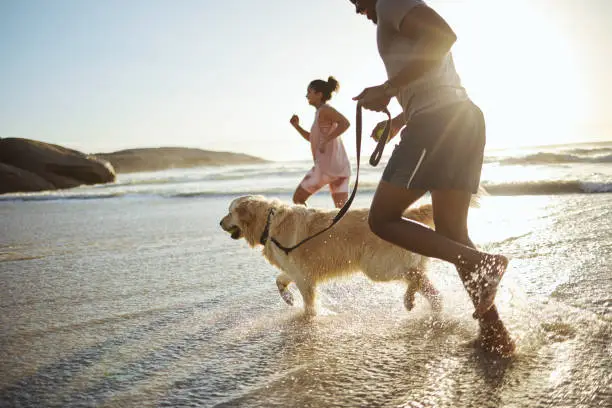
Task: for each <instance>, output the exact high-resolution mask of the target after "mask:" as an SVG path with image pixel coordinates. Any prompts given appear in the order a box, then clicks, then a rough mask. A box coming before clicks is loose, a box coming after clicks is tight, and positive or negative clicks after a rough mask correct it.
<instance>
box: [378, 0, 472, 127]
mask: <svg viewBox="0 0 612 408" xmlns="http://www.w3.org/2000/svg"><path fill="white" fill-rule="evenodd" d="M424 4H425V2H424V1H423V0H378V3H377V4H376V14H377V15H378V22H377V32H376V39H377V43H378V52H379V54H380V57H381V58H382V60H383V63H384V64H385V68H386V70H387V75H388V77H389V78H392V77H393V76H395V75H396V74H397V73H398V72H400V71H401V70H402V69H404V68H405V67H407V66H408V65H410V63H411V61H414V60H416V59H419V52H420V50H419V45H418V44H417V41H414V40H411V39H410V38H408V37H406V36H405V35H403V34H401V33H400V24H401V23H402V21H403V19H404V17H405V16H406V15H407V14H408V13H409V12H410V11H411V10H412V9H413V8H414V7H416V6H419V5H424ZM397 99H398V101H399V103H400V105H401V106H402V108H403V110H404V116H405V118H406V120H409V119H410V118H411V117H412V116H413V115H415V114H417V113H421V112H426V111H432V110H435V109H437V108H440V107H443V106H446V105H449V104H452V103H456V102H461V101H465V100H468V95H467V92H466V91H465V89H464V88H463V86H462V85H461V79H460V78H459V75H458V74H457V71H456V70H455V64H454V62H453V57H452V54H451V53H450V51H449V52H448V54H447V55H446V56H445V57H444V58H443V59H442V61H441V63H440V65H438V66H436V67H434V68H432V69H431V70H430V71H429V72H426V73H425V74H423V76H421V77H420V78H418V79H417V80H415V81H413V82H412V83H410V84H409V85H408V86H405V87H402V88H401V89H400V92H399V94H398V96H397Z"/></svg>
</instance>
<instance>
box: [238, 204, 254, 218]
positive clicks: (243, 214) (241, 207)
mask: <svg viewBox="0 0 612 408" xmlns="http://www.w3.org/2000/svg"><path fill="white" fill-rule="evenodd" d="M249 204H250V203H249V200H243V201H241V202H240V203H238V205H237V206H236V214H238V218H240V220H242V221H245V222H249V221H251V219H252V218H253V213H252V211H251V210H250V208H249Z"/></svg>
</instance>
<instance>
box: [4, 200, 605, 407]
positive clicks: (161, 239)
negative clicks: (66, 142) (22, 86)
mask: <svg viewBox="0 0 612 408" xmlns="http://www.w3.org/2000/svg"><path fill="white" fill-rule="evenodd" d="M231 198H232V197H208V198H202V197H200V198H167V199H164V198H150V197H148V198H142V197H129V198H120V199H111V200H103V199H96V200H70V201H50V202H11V201H7V202H0V219H1V220H2V221H1V224H0V234H1V235H0V237H2V238H1V241H0V277H1V279H2V285H1V287H0V312H1V313H0V324H1V326H0V327H1V329H0V364H1V366H2V369H1V372H0V405H1V406H37V407H41V406H62V407H71V406H108V407H115V406H117V407H118V406H172V407H177V406H206V407H209V406H210V407H212V406H218V407H224V406H227V407H271V406H278V407H335V406H338V407H347V406H372V407H429V406H435V407H472V406H473V407H534V406H542V407H603V406H610V401H612V389H611V385H610V384H611V383H612V359H611V357H612V319H611V317H612V314H611V312H612V297H611V295H610V294H611V293H612V273H611V272H612V271H611V269H610V266H609V265H610V264H611V261H612V194H599V195H564V196H537V197H524V196H520V197H485V198H484V199H483V202H482V207H481V208H480V209H477V210H474V211H472V213H471V218H470V228H471V231H472V238H473V240H474V241H475V242H476V243H478V244H479V245H481V246H482V247H483V248H484V249H486V250H489V251H494V252H503V253H505V254H508V255H509V256H511V258H512V261H511V267H510V269H509V270H508V272H507V274H506V276H505V277H504V280H503V282H502V285H501V288H500V292H499V295H498V306H499V309H500V313H501V315H502V318H503V320H504V322H505V323H506V324H507V326H508V328H509V329H510V331H511V333H512V335H513V336H514V337H515V338H516V339H517V345H518V349H517V353H516V355H515V356H514V357H513V358H511V359H505V360H501V359H499V358H495V357H493V356H490V355H486V354H484V353H482V352H481V351H480V350H478V349H477V348H475V347H473V346H472V345H471V343H470V342H471V341H472V340H473V339H474V338H475V336H476V333H477V325H476V323H475V321H474V320H472V319H471V318H470V314H471V311H470V308H469V302H468V298H467V296H466V295H465V293H464V291H463V289H462V288H461V284H460V282H459V279H458V277H457V276H456V273H454V272H453V271H452V269H451V268H450V267H449V266H447V265H446V264H444V263H442V262H439V261H434V262H433V264H432V270H431V272H430V276H431V278H432V280H433V282H434V284H435V285H436V286H437V287H438V288H439V289H440V290H441V292H442V295H443V296H444V305H445V306H444V312H443V315H442V317H441V318H440V319H433V318H432V316H431V314H430V312H429V308H428V306H427V305H426V302H425V301H424V300H423V299H421V298H417V306H416V308H415V310H413V311H411V312H407V311H405V310H404V309H403V303H402V297H403V291H404V288H403V287H402V286H401V285H399V284H394V283H390V284H381V283H372V282H369V281H368V280H366V279H365V278H363V277H361V276H355V277H352V278H347V279H344V280H340V281H335V282H332V283H329V284H326V285H324V286H323V287H322V288H321V290H320V294H319V310H320V315H319V316H317V317H315V318H314V319H304V318H303V317H302V315H301V313H300V306H301V305H300V304H299V302H298V304H297V305H296V307H293V308H292V307H289V306H287V305H286V304H285V303H284V302H283V301H282V299H281V298H280V296H279V295H278V292H277V289H276V285H275V283H274V278H275V276H276V273H277V272H276V270H275V269H274V268H273V267H271V266H270V265H269V264H267V263H266V261H265V260H264V259H263V258H262V257H261V255H260V254H259V251H258V250H256V249H251V248H248V247H247V246H246V244H245V243H244V242H243V241H233V240H231V239H230V238H229V237H228V236H227V234H226V233H224V232H223V231H222V230H221V229H220V228H219V226H218V222H219V220H220V218H221V217H222V216H223V215H224V214H225V212H226V210H227V207H228V205H229V201H230V199H231ZM281 198H283V199H288V198H289V197H288V196H281ZM370 199H371V195H368V194H360V195H359V196H358V202H357V203H356V204H355V206H366V205H367V204H368V203H369V200H370ZM312 205H318V206H329V205H330V199H329V197H327V195H326V194H320V195H319V196H317V197H315V198H314V199H313V201H312ZM297 298H298V299H299V296H298V297H297Z"/></svg>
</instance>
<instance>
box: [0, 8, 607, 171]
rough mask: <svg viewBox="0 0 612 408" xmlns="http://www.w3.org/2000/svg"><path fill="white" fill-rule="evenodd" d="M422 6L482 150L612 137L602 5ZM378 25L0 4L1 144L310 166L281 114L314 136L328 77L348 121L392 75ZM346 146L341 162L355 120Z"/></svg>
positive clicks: (309, 15)
mask: <svg viewBox="0 0 612 408" xmlns="http://www.w3.org/2000/svg"><path fill="white" fill-rule="evenodd" d="M428 4H429V5H430V6H432V7H433V8H434V9H436V10H437V11H438V12H439V13H440V14H441V15H442V16H443V17H444V18H445V19H446V20H447V21H448V22H449V23H450V25H451V26H452V27H453V29H454V30H455V32H456V33H457V35H458V41H457V43H456V44H455V46H454V47H453V55H454V58H455V62H456V65H457V69H458V72H459V75H460V77H461V78H462V81H463V84H464V86H465V87H466V89H467V91H468V93H469V95H470V96H471V98H472V99H473V100H474V101H475V102H476V103H477V104H478V105H480V107H481V108H482V110H483V111H484V112H485V116H486V120H487V131H488V135H487V140H488V142H487V147H488V148H503V147H516V146H525V145H545V144H561V143H573V142H595V141H610V140H612V69H610V62H609V61H612V23H611V21H612V1H610V0H581V1H579V0H514V1H502V0H431V1H429V2H428ZM375 29H376V27H375V26H374V25H373V24H372V23H371V22H369V21H367V20H366V19H365V18H364V17H363V16H361V15H357V14H355V12H354V8H353V6H352V4H351V3H350V2H349V1H348V0H308V1H292V0H262V1H257V2H254V1H249V0H219V1H213V0H127V1H126V0H104V1H83V0H0V137H23V138H29V139H35V140H41V141H44V142H49V143H55V144H60V145H63V146H66V147H69V148H73V149H78V150H81V151H83V152H86V153H96V152H110V151H115V150H120V149H125V148H135V147H157V146H184V147H197V148H202V149H207V150H218V151H230V152H240V153H247V154H251V155H255V156H259V157H263V158H266V159H271V160H297V159H308V158H309V157H310V156H309V155H310V148H309V146H308V144H307V142H305V141H304V140H303V139H302V138H301V137H300V136H299V134H298V133H297V132H296V131H295V130H294V129H293V128H292V127H291V126H290V124H289V118H290V117H291V115H293V114H297V115H299V116H300V120H301V124H302V126H303V127H304V128H306V129H309V128H310V125H311V124H312V120H313V118H314V108H312V107H311V106H309V105H308V104H307V102H306V99H305V94H306V88H307V85H308V83H309V82H310V81H311V80H313V79H317V78H321V79H326V78H327V77H328V76H329V75H334V76H335V77H336V78H337V79H338V80H339V82H340V92H339V93H338V94H337V95H334V97H333V98H332V100H331V101H330V103H331V104H332V105H333V106H334V107H335V108H336V109H338V110H339V111H340V112H341V113H343V114H344V115H345V116H346V117H347V118H349V120H351V122H353V121H354V116H355V104H354V102H353V101H352V100H351V98H352V97H353V96H355V95H357V94H358V93H359V92H360V91H361V90H362V89H363V88H364V87H367V86H372V85H378V84H381V83H383V82H384V81H385V80H386V79H387V78H386V74H385V70H384V67H383V65H382V62H381V60H380V58H379V56H378V52H377V49H376V32H375ZM390 107H391V110H392V113H394V114H396V113H398V112H399V105H398V104H397V103H396V102H395V101H392V103H391V105H390ZM382 119H383V117H382V116H381V115H380V114H377V113H373V112H368V113H366V114H365V118H364V133H369V130H370V129H371V127H372V126H373V125H374V124H376V123H377V122H378V121H379V120H382ZM343 140H344V143H345V145H346V148H347V150H348V151H349V153H350V154H351V153H352V152H353V151H354V148H355V143H354V126H353V127H351V128H350V129H349V130H348V131H347V133H346V134H345V135H344V136H343ZM373 146H374V143H373V142H372V141H369V140H368V141H366V142H365V145H364V149H365V151H366V152H367V154H369V152H370V151H371V150H372V148H373ZM351 155H353V154H351Z"/></svg>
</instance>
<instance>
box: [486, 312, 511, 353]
mask: <svg viewBox="0 0 612 408" xmlns="http://www.w3.org/2000/svg"><path fill="white" fill-rule="evenodd" d="M478 345H479V346H480V347H481V348H482V349H483V350H485V351H487V352H489V353H495V354H498V355H500V356H502V357H510V356H511V355H512V354H513V353H514V350H515V349H516V344H515V343H514V340H512V338H511V337H510V333H508V330H506V327H505V326H504V324H503V323H502V321H501V320H498V321H496V322H492V323H489V322H483V321H481V322H480V333H479V335H478Z"/></svg>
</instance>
